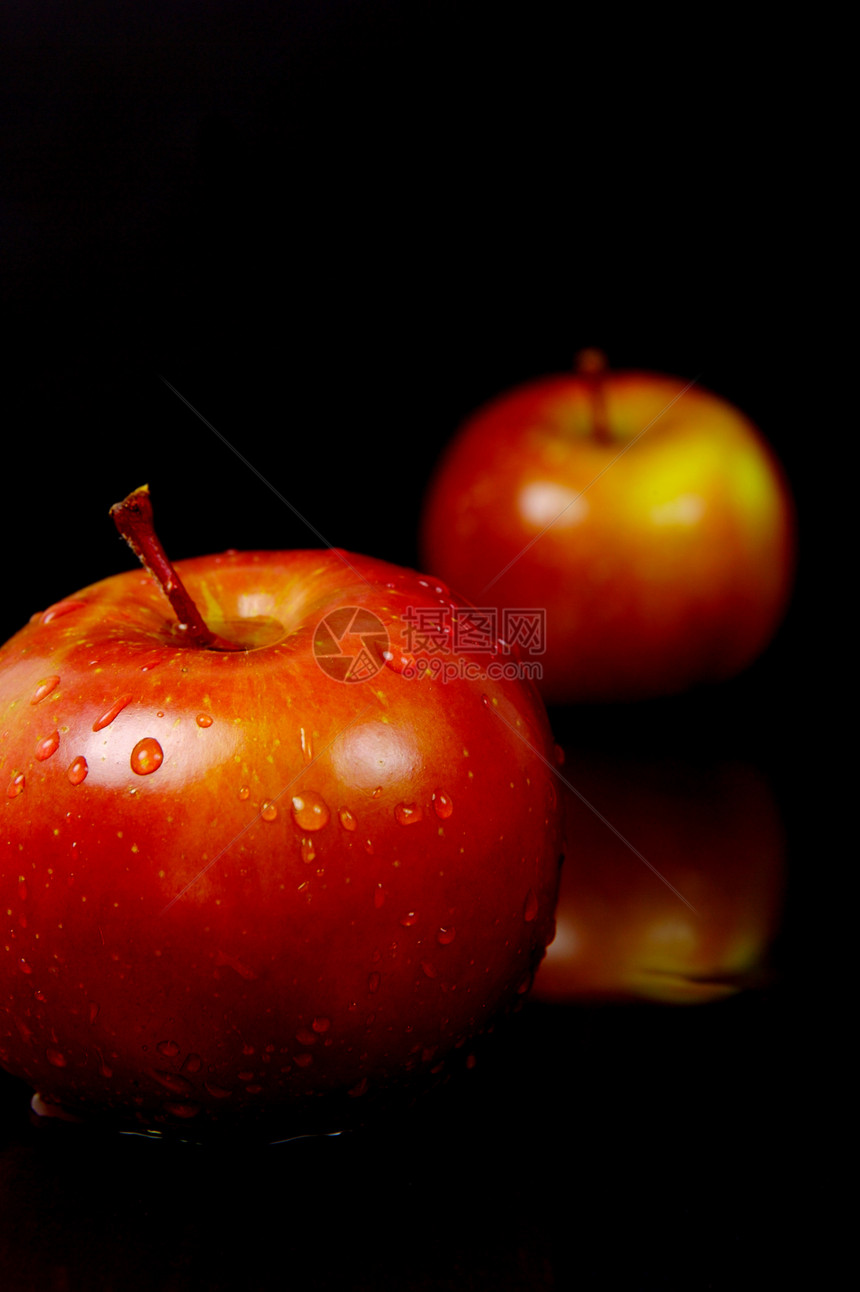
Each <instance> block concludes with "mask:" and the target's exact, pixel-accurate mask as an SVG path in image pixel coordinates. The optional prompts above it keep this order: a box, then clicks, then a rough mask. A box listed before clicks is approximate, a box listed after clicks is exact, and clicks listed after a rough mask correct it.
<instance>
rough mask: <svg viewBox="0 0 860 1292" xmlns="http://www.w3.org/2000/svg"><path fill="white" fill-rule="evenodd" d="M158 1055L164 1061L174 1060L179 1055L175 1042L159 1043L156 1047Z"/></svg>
mask: <svg viewBox="0 0 860 1292" xmlns="http://www.w3.org/2000/svg"><path fill="white" fill-rule="evenodd" d="M155 1048H156V1050H158V1053H159V1054H163V1055H164V1057H165V1058H166V1059H174V1058H176V1055H177V1054H178V1053H179V1046H178V1045H177V1044H176V1042H175V1041H159V1042H158V1044H157V1045H156V1047H155Z"/></svg>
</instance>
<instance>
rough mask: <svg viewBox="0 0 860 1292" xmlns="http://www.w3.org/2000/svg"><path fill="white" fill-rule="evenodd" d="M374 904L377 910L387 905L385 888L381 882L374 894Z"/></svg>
mask: <svg viewBox="0 0 860 1292" xmlns="http://www.w3.org/2000/svg"><path fill="white" fill-rule="evenodd" d="M373 905H374V906H375V907H376V909H377V910H379V908H380V907H381V906H384V905H385V889H384V888H383V887H382V885H381V884H377V885H376V891H375V892H374V894H373Z"/></svg>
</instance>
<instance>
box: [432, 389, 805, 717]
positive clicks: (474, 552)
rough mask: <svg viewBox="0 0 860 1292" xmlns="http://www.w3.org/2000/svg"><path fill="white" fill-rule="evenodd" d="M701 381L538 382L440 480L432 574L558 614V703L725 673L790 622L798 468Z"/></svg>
mask: <svg viewBox="0 0 860 1292" xmlns="http://www.w3.org/2000/svg"><path fill="white" fill-rule="evenodd" d="M685 384H686V383H684V382H683V381H681V380H680V379H679V378H675V377H670V376H664V375H661V374H655V373H650V372H638V371H618V372H612V371H610V372H606V373H603V374H596V375H595V374H589V373H584V372H578V373H571V374H570V375H558V376H550V377H545V378H542V379H539V380H535V381H533V382H531V383H528V384H526V385H523V386H520V387H518V388H516V389H514V390H511V391H509V392H507V393H505V394H502V395H501V396H500V397H498V398H496V399H494V400H492V401H491V402H490V403H488V404H487V405H485V406H484V407H483V408H481V409H480V410H479V411H478V412H477V413H475V414H474V415H473V416H472V417H471V418H469V419H468V420H467V422H466V423H465V425H464V426H463V427H462V428H461V429H460V431H459V432H458V434H457V435H456V436H455V437H454V439H453V441H452V442H451V444H450V445H449V447H448V450H447V452H446V454H445V455H444V456H443V458H442V460H441V462H440V463H439V465H438V468H437V470H436V472H435V475H434V478H433V479H432V481H431V484H430V487H429V490H428V493H427V496H426V500H425V506H424V511H423V517H422V524H421V542H422V558H421V559H422V563H423V564H424V566H425V568H427V569H431V570H433V571H434V572H435V573H437V574H438V575H439V576H440V577H441V578H443V579H445V580H446V581H447V582H448V583H449V584H450V585H451V586H452V587H454V588H456V589H457V590H458V591H459V592H460V593H461V594H462V595H463V596H465V597H468V598H469V599H470V600H471V601H472V602H474V604H476V605H480V606H485V605H494V606H501V607H505V606H506V607H544V608H545V609H546V612H547V627H546V651H545V654H544V655H543V656H542V657H541V663H542V668H543V677H542V679H541V680H540V681H539V683H538V685H539V686H540V688H541V690H542V692H543V694H544V697H545V699H547V701H548V702H549V703H556V702H557V703H580V702H604V701H629V700H638V699H643V698H651V697H656V696H660V695H670V694H676V693H680V692H683V691H686V690H688V689H689V688H691V687H693V686H696V685H699V684H702V683H710V682H717V681H722V680H725V679H727V678H730V677H732V676H735V675H736V674H738V673H739V672H741V671H742V670H743V669H744V668H746V667H747V666H748V665H749V664H750V663H751V662H752V661H753V660H755V659H756V657H757V656H759V655H760V654H761V652H762V651H763V650H764V649H765V647H766V646H767V645H768V643H769V642H770V640H771V638H772V637H773V635H774V633H775V631H776V629H777V627H778V625H779V623H780V622H781V620H782V618H783V615H784V612H785V610H786V607H787V605H788V601H789V598H790V594H791V589H792V584H793V578H794V566H795V518H794V507H793V501H792V498H791V495H790V492H789V488H788V485H787V482H786V479H785V477H784V474H783V472H782V469H781V467H780V465H779V464H778V462H777V461H776V459H775V458H774V456H773V454H772V453H771V451H770V450H769V448H768V447H767V445H766V444H765V442H764V440H763V438H762V436H761V434H760V433H759V431H758V430H757V429H756V427H755V426H754V425H753V424H752V423H751V422H750V421H749V419H748V418H747V417H745V416H744V414H743V413H741V412H740V411H739V410H738V409H736V408H735V407H733V406H732V405H731V404H729V403H727V402H726V401H725V400H723V399H721V398H719V397H718V396H716V395H714V394H712V393H710V392H709V391H707V390H705V389H703V388H702V387H701V386H697V385H690V386H689V388H687V389H685ZM681 392H683V393H681ZM637 437H638V438H637ZM634 440H635V443H634ZM509 566H510V568H508V567H509Z"/></svg>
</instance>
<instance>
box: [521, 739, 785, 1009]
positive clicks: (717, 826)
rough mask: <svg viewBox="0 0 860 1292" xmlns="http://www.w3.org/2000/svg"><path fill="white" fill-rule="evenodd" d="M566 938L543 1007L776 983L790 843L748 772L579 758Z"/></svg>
mask: <svg viewBox="0 0 860 1292" xmlns="http://www.w3.org/2000/svg"><path fill="white" fill-rule="evenodd" d="M561 776H562V778H563V780H564V782H565V788H564V790H563V798H564V804H565V814H566V816H565V820H566V827H565V829H566V836H567V853H566V857H565V862H564V865H563V868H562V877H561V887H560V891H559V899H558V908H557V912H556V921H557V933H556V937H555V940H554V941H553V942H552V943H551V945H550V946H549V948H548V950H547V954H546V957H545V959H544V961H543V963H542V964H541V967H540V969H539V970H538V974H537V978H536V980H535V986H534V992H533V997H534V999H536V1000H542V1001H552V1002H556V1003H567V1004H576V1003H582V1002H585V1001H588V1000H604V1001H607V1000H615V1001H628V1002H629V1001H652V1002H662V1003H666V1004H677V1005H683V1004H702V1003H705V1002H709V1001H715V1000H721V999H723V998H724V997H727V996H731V995H734V994H735V993H737V992H739V991H742V990H744V989H745V988H748V987H752V986H755V985H756V984H757V983H761V982H766V981H767V979H768V976H769V973H770V969H771V966H770V965H769V963H768V961H769V956H770V953H771V950H772V946H773V942H774V939H775V937H776V934H777V931H778V928H779V922H780V916H781V912H782V903H783V892H784V885H785V866H786V841H785V831H784V827H783V823H782V819H781V814H780V811H779V808H778V805H777V802H776V799H775V797H774V794H773V791H772V789H771V787H770V784H769V783H768V781H767V779H766V778H765V777H764V776H763V774H762V773H761V772H760V771H759V770H758V769H757V768H756V767H754V766H752V765H751V764H748V763H744V762H739V761H728V760H725V761H703V762H695V761H687V762H684V763H680V762H677V761H675V760H672V759H670V758H665V757H663V758H659V759H657V760H654V761H645V760H644V759H641V758H633V757H626V758H625V757H614V758H610V757H607V756H606V755H603V754H596V753H595V752H594V751H589V752H587V753H586V752H585V751H583V750H568V751H566V758H565V763H564V766H563V767H562V769H561Z"/></svg>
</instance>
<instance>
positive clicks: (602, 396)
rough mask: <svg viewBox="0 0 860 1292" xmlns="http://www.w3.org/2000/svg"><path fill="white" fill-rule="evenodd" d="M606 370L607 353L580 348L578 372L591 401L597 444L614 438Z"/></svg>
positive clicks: (593, 433)
mask: <svg viewBox="0 0 860 1292" xmlns="http://www.w3.org/2000/svg"><path fill="white" fill-rule="evenodd" d="M606 371H607V361H606V355H605V354H604V353H603V351H602V350H595V349H591V348H589V349H587V350H580V352H579V354H578V355H577V356H576V372H577V375H578V376H580V377H582V378H583V379H584V381H585V384H586V388H587V390H588V395H589V399H590V401H591V435H592V439H593V440H594V441H595V442H596V443H597V444H609V443H610V441H611V439H612V436H611V434H610V431H609V414H608V410H607V407H606V389H605V386H604V382H603V378H604V377H605V375H606Z"/></svg>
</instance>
